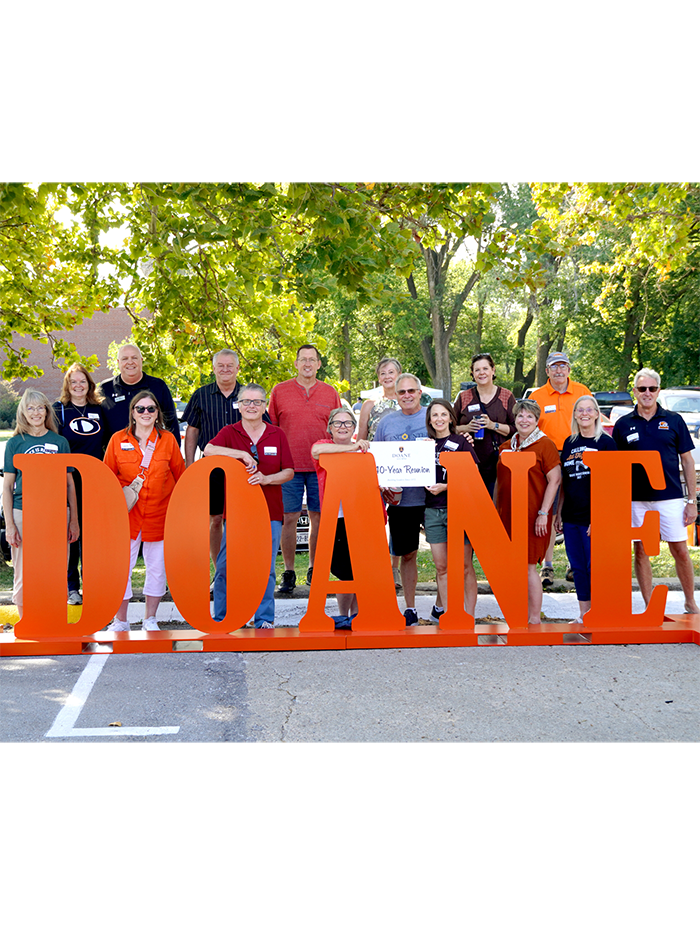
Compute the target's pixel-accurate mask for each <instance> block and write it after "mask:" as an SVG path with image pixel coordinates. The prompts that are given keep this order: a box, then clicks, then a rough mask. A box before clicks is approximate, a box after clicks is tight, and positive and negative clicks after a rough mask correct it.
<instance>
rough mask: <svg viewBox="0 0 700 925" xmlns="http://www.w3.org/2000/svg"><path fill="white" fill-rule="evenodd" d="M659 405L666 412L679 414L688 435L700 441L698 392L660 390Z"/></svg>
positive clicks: (692, 390) (699, 393) (699, 402)
mask: <svg viewBox="0 0 700 925" xmlns="http://www.w3.org/2000/svg"><path fill="white" fill-rule="evenodd" d="M659 404H660V405H662V407H664V408H666V410H667V411H675V412H676V413H677V414H680V416H681V417H682V418H683V420H684V421H685V423H686V424H687V425H688V430H689V431H690V433H691V434H692V435H693V436H694V437H695V438H698V439H700V390H697V391H696V390H695V389H661V390H660V391H659Z"/></svg>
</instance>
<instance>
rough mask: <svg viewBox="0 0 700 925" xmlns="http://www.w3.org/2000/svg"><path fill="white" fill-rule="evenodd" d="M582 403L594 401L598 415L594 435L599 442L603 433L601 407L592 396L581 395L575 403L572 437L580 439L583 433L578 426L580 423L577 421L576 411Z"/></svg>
mask: <svg viewBox="0 0 700 925" xmlns="http://www.w3.org/2000/svg"><path fill="white" fill-rule="evenodd" d="M582 401H592V402H593V404H594V405H595V410H596V413H597V415H598V417H597V418H596V421H595V433H594V434H593V439H594V440H597V439H598V438H599V437H600V435H601V434H602V433H603V422H602V421H601V419H600V406H599V405H598V402H597V401H596V399H595V398H594V397H593V396H592V395H580V396H579V397H578V398H577V399H576V401H575V402H574V407H573V410H572V412H571V436H572V437H578V435H579V434H580V433H581V429H580V428H579V426H578V421H577V420H576V409H577V408H578V406H579V405H580V404H581V402H582Z"/></svg>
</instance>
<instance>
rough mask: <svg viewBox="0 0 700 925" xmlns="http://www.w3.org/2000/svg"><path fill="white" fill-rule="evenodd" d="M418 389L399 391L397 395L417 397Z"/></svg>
mask: <svg viewBox="0 0 700 925" xmlns="http://www.w3.org/2000/svg"><path fill="white" fill-rule="evenodd" d="M417 391H418V389H399V390H398V391H397V393H396V394H397V395H415V394H416V392H417Z"/></svg>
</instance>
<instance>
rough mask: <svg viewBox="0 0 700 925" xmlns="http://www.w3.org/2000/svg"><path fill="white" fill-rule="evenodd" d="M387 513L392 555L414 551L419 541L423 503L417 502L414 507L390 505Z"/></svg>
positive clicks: (423, 510)
mask: <svg viewBox="0 0 700 925" xmlns="http://www.w3.org/2000/svg"><path fill="white" fill-rule="evenodd" d="M387 514H388V516H389V533H390V535H391V549H392V553H393V555H395V556H407V555H408V554H409V553H411V552H415V551H416V550H417V549H418V544H419V542H420V528H421V524H422V523H423V516H424V514H425V505H424V504H418V505H416V506H415V507H401V506H393V505H390V506H389V507H388V509H387Z"/></svg>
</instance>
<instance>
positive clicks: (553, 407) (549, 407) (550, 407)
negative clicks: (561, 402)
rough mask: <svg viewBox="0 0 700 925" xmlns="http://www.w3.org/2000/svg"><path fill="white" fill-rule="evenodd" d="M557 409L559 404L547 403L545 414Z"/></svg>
mask: <svg viewBox="0 0 700 925" xmlns="http://www.w3.org/2000/svg"><path fill="white" fill-rule="evenodd" d="M556 410H557V406H556V405H545V406H544V413H545V414H551V413H552V411H556Z"/></svg>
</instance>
